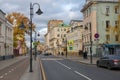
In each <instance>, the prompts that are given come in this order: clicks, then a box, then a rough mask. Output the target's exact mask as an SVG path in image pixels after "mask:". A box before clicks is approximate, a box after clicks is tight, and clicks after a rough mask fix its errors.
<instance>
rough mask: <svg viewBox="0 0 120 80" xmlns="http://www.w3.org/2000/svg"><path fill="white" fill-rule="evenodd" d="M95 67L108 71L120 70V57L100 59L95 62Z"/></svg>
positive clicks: (109, 56)
mask: <svg viewBox="0 0 120 80" xmlns="http://www.w3.org/2000/svg"><path fill="white" fill-rule="evenodd" d="M96 65H97V66H98V67H101V66H102V67H107V68H108V69H112V68H120V56H117V55H108V56H104V57H101V58H100V59H98V60H97V62H96Z"/></svg>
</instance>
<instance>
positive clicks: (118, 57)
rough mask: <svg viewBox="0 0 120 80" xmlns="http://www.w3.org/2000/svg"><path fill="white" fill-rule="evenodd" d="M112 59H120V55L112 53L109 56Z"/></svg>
mask: <svg viewBox="0 0 120 80" xmlns="http://www.w3.org/2000/svg"><path fill="white" fill-rule="evenodd" d="M108 57H109V58H110V59H120V56H114V55H110V56H108Z"/></svg>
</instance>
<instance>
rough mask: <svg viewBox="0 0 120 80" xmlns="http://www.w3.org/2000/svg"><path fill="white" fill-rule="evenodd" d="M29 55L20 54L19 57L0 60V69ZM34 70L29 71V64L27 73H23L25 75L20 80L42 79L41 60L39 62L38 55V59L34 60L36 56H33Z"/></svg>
mask: <svg viewBox="0 0 120 80" xmlns="http://www.w3.org/2000/svg"><path fill="white" fill-rule="evenodd" d="M27 57H29V55H27V56H18V57H14V58H11V59H8V60H3V61H0V70H2V69H4V68H6V67H8V66H10V65H12V64H14V63H16V62H18V61H20V60H23V59H25V58H27ZM32 70H33V72H29V66H28V68H27V69H26V71H25V73H23V75H22V76H21V78H20V79H19V80H42V76H41V71H40V62H39V58H38V57H37V58H36V60H34V58H33V62H32Z"/></svg>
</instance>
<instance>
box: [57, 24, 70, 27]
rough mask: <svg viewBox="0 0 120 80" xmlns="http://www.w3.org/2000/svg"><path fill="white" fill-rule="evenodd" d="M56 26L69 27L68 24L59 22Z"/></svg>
mask: <svg viewBox="0 0 120 80" xmlns="http://www.w3.org/2000/svg"><path fill="white" fill-rule="evenodd" d="M58 27H70V25H67V24H64V23H63V24H59V25H58Z"/></svg>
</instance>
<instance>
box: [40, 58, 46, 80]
mask: <svg viewBox="0 0 120 80" xmlns="http://www.w3.org/2000/svg"><path fill="white" fill-rule="evenodd" d="M39 63H40V70H41V74H42V80H47V79H46V74H45V70H44V68H43V65H42V61H41V59H40V58H39Z"/></svg>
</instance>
